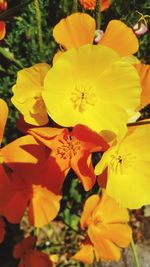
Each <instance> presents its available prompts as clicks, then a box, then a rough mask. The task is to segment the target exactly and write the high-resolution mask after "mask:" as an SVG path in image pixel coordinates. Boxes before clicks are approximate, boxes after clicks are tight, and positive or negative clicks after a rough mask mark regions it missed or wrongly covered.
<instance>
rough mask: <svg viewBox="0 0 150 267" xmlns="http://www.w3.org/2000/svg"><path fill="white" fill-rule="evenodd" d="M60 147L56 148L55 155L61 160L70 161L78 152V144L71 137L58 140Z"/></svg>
mask: <svg viewBox="0 0 150 267" xmlns="http://www.w3.org/2000/svg"><path fill="white" fill-rule="evenodd" d="M58 142H59V143H60V146H58V147H57V155H59V156H60V157H61V158H63V159H68V158H69V159H71V158H72V157H73V156H75V155H76V154H77V152H78V151H79V150H80V143H79V141H77V140H73V138H72V136H67V138H66V139H59V140H58Z"/></svg>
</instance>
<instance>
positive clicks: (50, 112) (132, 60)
mask: <svg viewBox="0 0 150 267" xmlns="http://www.w3.org/2000/svg"><path fill="white" fill-rule="evenodd" d="M93 2H94V1H93ZM79 30H80V32H79ZM95 32H96V34H95ZM98 34H99V32H98V31H96V23H95V20H94V19H93V18H92V17H90V16H89V15H88V14H83V13H75V14H72V15H70V16H68V17H67V18H66V19H62V20H61V21H60V22H59V23H58V24H57V25H56V26H55V28H54V31H53V36H54V38H55V40H56V42H58V43H59V44H60V45H61V47H62V48H63V50H60V51H58V52H57V54H56V55H55V57H54V59H53V66H52V67H51V66H49V65H48V64H44V63H41V64H36V65H34V66H32V67H30V68H25V69H23V70H21V71H19V72H18V76H17V81H16V84H15V85H14V87H13V93H14V95H13V97H12V103H13V104H14V105H15V107H16V108H17V109H18V110H19V111H20V112H21V113H22V115H23V116H22V117H21V118H20V121H19V123H18V127H19V129H20V130H21V131H22V132H23V134H24V136H23V137H20V138H18V139H17V140H15V141H13V142H11V143H10V144H8V145H6V146H5V147H3V148H1V149H0V184H1V187H0V214H1V215H2V216H4V217H5V218H7V220H8V221H9V222H11V223H19V222H20V220H21V218H22V216H23V214H24V212H25V210H26V208H27V206H28V217H29V222H30V223H31V224H32V225H34V226H36V227H42V226H44V225H46V224H48V223H49V222H50V221H52V220H53V219H54V218H55V217H56V216H57V214H58V212H59V209H60V201H61V199H62V193H61V190H62V186H63V183H64V180H65V177H66V176H67V174H68V172H69V170H70V169H71V168H72V169H73V170H74V172H75V173H76V175H77V176H78V178H79V181H80V182H81V183H82V185H83V187H84V189H85V190H86V191H89V190H91V189H92V187H93V186H94V184H95V182H96V180H97V181H98V184H99V185H100V186H101V187H102V188H103V192H102V195H101V196H99V195H92V196H91V197H89V198H88V199H87V201H86V202H85V206H84V210H83V213H82V216H81V220H80V223H81V228H82V229H83V230H86V231H87V234H86V237H85V241H84V242H83V244H82V247H81V250H80V251H79V252H77V253H76V255H74V256H73V258H74V259H76V260H80V261H83V262H86V263H89V264H91V263H92V262H93V261H94V259H95V258H96V259H97V260H99V259H104V260H116V261H117V260H119V258H120V250H119V247H120V248H121V247H122V248H124V247H127V246H128V245H129V243H130V241H131V238H132V231H131V228H130V227H129V226H128V224H127V222H128V221H129V215H128V211H127V209H126V208H130V209H136V208H140V207H141V206H142V205H146V204H150V191H149V186H150V173H149V166H150V152H149V151H150V150H149V149H150V141H149V140H150V139H149V136H150V125H149V124H148V123H149V122H147V121H146V122H145V123H147V124H144V125H143V124H141V125H136V126H134V127H133V126H131V125H132V124H131V125H130V123H129V122H131V121H132V122H135V121H136V118H137V116H138V114H139V111H140V109H141V107H143V106H146V105H147V104H149V103H150V92H149V87H148V82H149V80H150V68H149V66H148V65H145V64H141V63H140V61H139V60H138V59H137V58H136V57H134V56H133V54H134V53H136V52H137V50H138V46H139V44H138V39H137V37H136V35H135V34H134V32H133V30H132V29H131V28H129V27H128V26H126V25H125V24H124V23H123V22H121V21H119V20H112V21H110V22H109V24H108V26H107V28H106V31H105V33H103V34H100V36H97V35H98ZM95 39H96V42H95ZM0 110H1V116H0V141H1V140H2V137H3V132H4V128H5V124H6V120H7V114H8V108H7V105H6V103H5V102H4V101H3V100H2V99H1V100H0ZM50 120H51V121H50ZM135 124H136V123H135ZM35 126H36V127H35ZM93 152H98V153H99V152H103V156H102V158H101V160H100V162H99V163H98V164H97V165H96V167H95V169H94V166H93V164H92V153H93ZM96 175H97V176H98V177H97V178H96ZM4 228H5V225H4V222H3V221H2V218H1V219H0V240H1V241H2V240H3V237H4V234H5V229H4ZM34 244H35V239H33V237H30V238H28V239H25V240H23V241H22V242H21V243H20V244H18V245H16V247H15V249H14V256H15V257H18V258H19V257H20V258H22V261H30V262H32V264H33V266H36V263H37V262H38V263H39V262H41V265H38V266H44V267H46V266H52V263H51V261H50V260H49V258H48V256H46V255H44V254H43V253H42V252H39V251H37V250H34V249H33V247H34ZM47 261H48V262H47ZM20 266H23V265H20Z"/></svg>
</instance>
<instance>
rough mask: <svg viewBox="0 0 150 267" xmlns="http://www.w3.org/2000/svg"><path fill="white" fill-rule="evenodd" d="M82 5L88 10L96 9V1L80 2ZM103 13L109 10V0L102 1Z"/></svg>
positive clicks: (85, 0) (86, 0)
mask: <svg viewBox="0 0 150 267" xmlns="http://www.w3.org/2000/svg"><path fill="white" fill-rule="evenodd" d="M79 2H80V4H81V5H82V6H83V7H84V8H85V9H88V10H93V9H95V7H96V0H79ZM100 2H101V12H102V11H104V10H105V9H107V8H109V6H110V1H109V0H101V1H100Z"/></svg>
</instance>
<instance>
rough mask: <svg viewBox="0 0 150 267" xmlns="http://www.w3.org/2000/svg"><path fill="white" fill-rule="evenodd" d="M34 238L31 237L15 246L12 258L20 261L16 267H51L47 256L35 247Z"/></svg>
mask: <svg viewBox="0 0 150 267" xmlns="http://www.w3.org/2000/svg"><path fill="white" fill-rule="evenodd" d="M35 243H36V238H35V237H33V236H30V237H27V238H25V239H23V240H22V241H21V242H19V243H18V244H16V245H15V247H14V251H13V257H14V258H16V259H20V262H19V265H18V267H31V266H36V267H52V266H53V264H52V262H51V260H50V258H49V256H48V255H47V254H45V253H43V252H41V251H39V250H36V249H35V248H34V247H35Z"/></svg>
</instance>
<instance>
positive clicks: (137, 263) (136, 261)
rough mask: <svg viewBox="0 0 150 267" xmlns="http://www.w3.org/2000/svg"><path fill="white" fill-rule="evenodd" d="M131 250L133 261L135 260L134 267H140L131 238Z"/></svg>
mask: <svg viewBox="0 0 150 267" xmlns="http://www.w3.org/2000/svg"><path fill="white" fill-rule="evenodd" d="M131 248H132V251H133V255H134V259H135V265H136V267H140V262H139V257H138V254H137V250H136V247H135V243H134V240H133V238H132V240H131Z"/></svg>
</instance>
